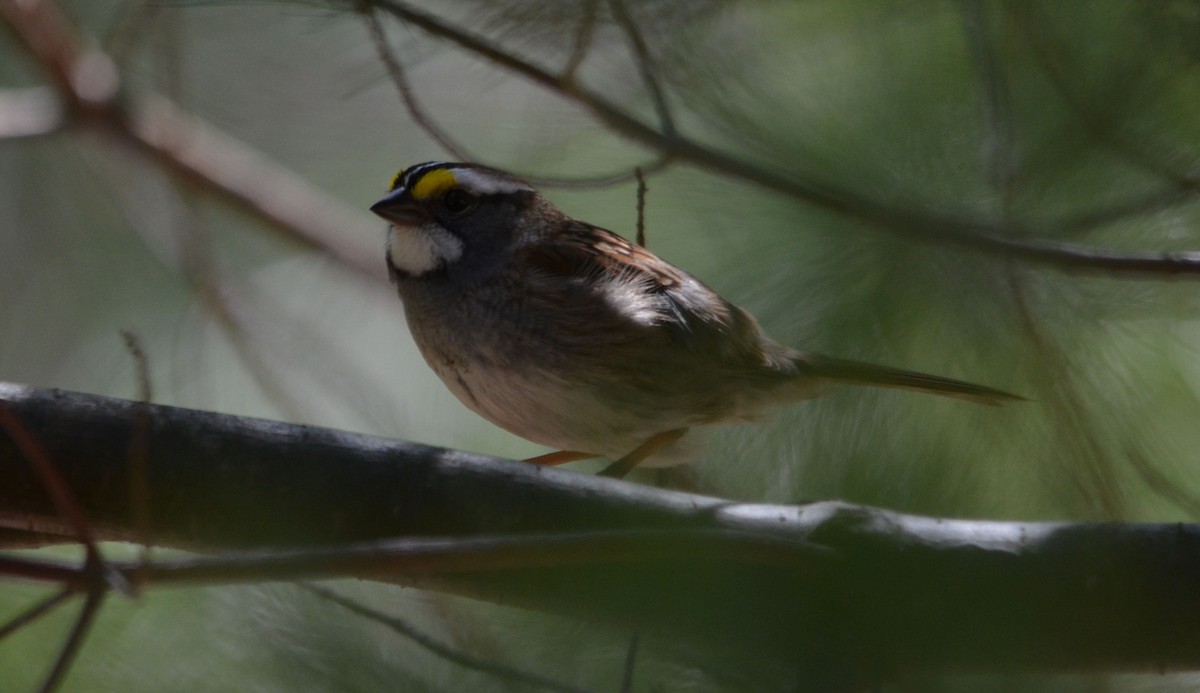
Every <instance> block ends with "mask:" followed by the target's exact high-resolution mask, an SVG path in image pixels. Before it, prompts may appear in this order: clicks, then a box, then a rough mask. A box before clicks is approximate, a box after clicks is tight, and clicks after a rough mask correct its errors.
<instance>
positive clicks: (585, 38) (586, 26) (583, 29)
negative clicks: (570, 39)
mask: <svg viewBox="0 0 1200 693" xmlns="http://www.w3.org/2000/svg"><path fill="white" fill-rule="evenodd" d="M599 7H600V0H588V2H587V3H585V4H584V6H583V13H582V16H581V17H580V18H579V31H578V33H576V34H575V48H574V49H573V50H572V51H571V56H570V57H569V58H567V64H566V65H563V72H562V73H563V77H564V78H566V79H567V80H570V81H574V80H575V78H576V75H575V73H576V72H577V71H578V70H579V66H580V65H582V64H583V59H584V58H586V57H587V52H588V49H589V48H591V46H592V37H593V36H595V34H596V10H597V9H599Z"/></svg>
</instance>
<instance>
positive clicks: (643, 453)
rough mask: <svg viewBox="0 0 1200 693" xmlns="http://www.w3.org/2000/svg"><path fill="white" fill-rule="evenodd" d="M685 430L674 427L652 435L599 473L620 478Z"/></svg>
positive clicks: (677, 438)
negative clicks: (671, 429)
mask: <svg viewBox="0 0 1200 693" xmlns="http://www.w3.org/2000/svg"><path fill="white" fill-rule="evenodd" d="M687 431H688V430H687V429H686V428H676V429H675V430H673V431H665V432H663V433H659V434H657V435H653V436H651V437H650V438H649V439H647V440H646V442H644V443H642V444H641V445H639V446H637V447H636V448H634V450H633V452H631V453H629V454H628V455H626V456H624V457H622V458H621V459H619V460H617V461H616V462H613V463H612V464H610V465H608V466H607V467H605V468H604V469H603V470H601V472H600V474H599V475H600V476H607V477H611V478H613V479H621V478H623V477H624V476H625V475H626V474H628V473H629V472H632V471H633V468H634V467H636V466H638V465H639V464H641V463H642V460H644V459H646V458H647V457H649V456H651V455H653V454H654V453H656V452H658V451H659V450H661V449H663V448H665V447H666V446H668V445H670V444H671V443H674V442H675V441H677V440H679V439H680V438H682V437H683V434H684V433H687Z"/></svg>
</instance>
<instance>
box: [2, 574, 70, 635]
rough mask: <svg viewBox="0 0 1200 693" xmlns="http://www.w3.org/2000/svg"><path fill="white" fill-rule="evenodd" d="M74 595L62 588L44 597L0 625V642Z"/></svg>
mask: <svg viewBox="0 0 1200 693" xmlns="http://www.w3.org/2000/svg"><path fill="white" fill-rule="evenodd" d="M74 594H75V590H73V589H71V588H70V587H64V588H63V589H60V590H59V591H57V592H55V593H54V594H51V595H50V596H49V597H46V598H45V599H43V600H42V601H40V602H38V603H36V604H34V605H33V606H31V607H29V608H28V609H26V610H25V611H22V612H21V613H19V614H17V615H16V616H14V617H13V618H11V619H9V621H8V623H5V624H4V625H0V640H3V639H4V638H7V637H8V636H9V635H12V634H13V633H15V632H17V631H18V630H20V629H22V628H24V627H25V626H27V625H29V624H30V623H33V622H34V621H36V620H38V619H39V618H41V617H42V616H45V615H46V614H48V613H50V612H51V611H53V610H54V609H55V608H57V607H58V606H60V605H62V604H63V603H65V602H66V601H67V599H68V598H70V597H71V596H73V595H74Z"/></svg>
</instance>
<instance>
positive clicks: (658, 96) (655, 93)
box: [608, 0, 676, 139]
mask: <svg viewBox="0 0 1200 693" xmlns="http://www.w3.org/2000/svg"><path fill="white" fill-rule="evenodd" d="M608 6H609V9H610V10H611V11H612V15H613V19H615V20H616V22H617V24H618V25H620V27H621V30H622V31H624V32H625V36H626V38H628V39H629V45H630V47H631V48H632V49H633V57H634V60H635V62H637V66H638V71H639V72H641V73H642V82H644V83H645V85H646V89H647V90H649V91H650V98H651V99H652V100H653V101H654V111H655V112H656V113H657V114H658V127H659V129H660V130H661V131H662V134H663V135H664V136H665V137H667V138H668V139H671V138H674V137H675V134H676V133H675V119H674V117H672V115H671V109H670V107H669V106H668V105H667V97H666V94H665V93H664V92H663V88H662V85H661V84H659V81H658V75H657V74H656V72H655V66H654V62H653V61H652V60H651V58H650V49H649V48H648V47H647V46H646V40H645V39H644V38H642V32H641V31H639V30H638V26H637V22H635V21H634V19H633V16H632V15H630V14H629V8H627V7H625V2H624V0H609V1H608Z"/></svg>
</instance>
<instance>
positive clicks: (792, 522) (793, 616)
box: [0, 386, 1200, 689]
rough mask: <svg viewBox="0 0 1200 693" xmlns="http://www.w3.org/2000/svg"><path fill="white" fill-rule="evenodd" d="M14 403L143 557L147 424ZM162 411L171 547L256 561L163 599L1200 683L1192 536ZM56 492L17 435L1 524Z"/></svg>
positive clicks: (729, 649)
mask: <svg viewBox="0 0 1200 693" xmlns="http://www.w3.org/2000/svg"><path fill="white" fill-rule="evenodd" d="M0 402H3V403H4V404H5V406H7V407H9V408H11V409H12V410H13V411H15V412H18V413H19V414H20V416H21V418H22V420H23V421H26V422H27V425H28V426H29V427H30V429H31V432H32V434H33V435H36V436H38V437H39V438H41V439H42V440H43V441H44V443H45V444H46V446H47V448H48V454H50V455H51V456H53V458H54V460H55V462H56V463H57V466H58V467H59V468H60V469H61V472H62V474H63V476H64V478H65V479H66V481H67V482H68V483H69V484H70V485H71V486H73V487H77V488H80V489H82V490H84V491H86V493H81V500H82V502H84V504H85V508H84V510H85V511H86V512H87V513H88V516H89V518H90V519H91V520H92V523H93V527H94V528H95V530H96V532H97V533H99V535H100V536H104V537H110V538H120V537H126V536H129V534H130V532H131V531H132V530H131V528H130V526H129V524H128V509H127V508H128V505H127V502H128V499H127V498H126V495H127V491H126V489H127V488H128V486H127V484H126V483H124V482H125V479H126V476H127V475H128V473H129V469H128V464H129V460H128V456H127V455H126V454H125V450H126V449H127V447H128V437H129V435H130V434H131V431H132V419H133V417H134V416H135V413H136V408H137V406H139V405H137V404H136V403H132V402H126V401H122V400H114V399H108V398H103V397H95V396H90V395H82V394H77V393H66V392H56V391H45V390H37V389H34V388H26V387H15V386H5V387H0ZM150 409H151V412H152V415H151V420H152V422H153V428H152V435H151V441H152V442H151V445H150V456H149V461H150V475H149V476H150V483H151V512H152V521H153V523H154V535H155V538H156V540H157V541H159V542H162V543H163V544H165V545H169V546H176V547H182V548H186V547H192V548H195V547H207V548H208V549H210V550H222V551H231V550H236V549H241V550H243V551H242V552H240V553H234V554H226V555H221V556H214V557H212V558H193V559H178V560H173V561H163V560H158V561H155V562H153V563H152V564H151V565H150V566H146V567H143V570H146V571H147V572H146V573H145V574H146V575H147V579H149V580H150V581H151V583H150V584H166V583H167V582H180V583H186V584H195V582H196V581H197V580H210V581H216V582H229V581H231V580H234V579H254V580H261V579H266V578H268V577H273V578H274V579H289V578H290V579H294V578H296V577H304V576H307V577H313V576H318V577H319V576H329V575H346V574H356V575H362V576H367V577H373V578H374V579H383V580H387V581H390V582H402V583H405V584H413V585H416V586H420V587H424V588H427V589H437V590H444V591H448V592H453V593H457V594H466V595H470V596H473V597H476V598H482V599H489V600H496V601H500V602H503V603H505V604H510V605H517V606H525V607H529V608H535V609H539V610H545V611H550V612H554V613H558V614H562V615H565V616H571V617H575V618H581V619H585V620H587V621H589V622H592V623H596V624H605V625H607V626H610V627H614V628H618V629H621V630H622V631H624V632H638V633H641V634H642V637H643V638H649V637H654V638H655V642H657V643H669V644H670V648H671V650H672V651H673V652H675V653H676V654H677V655H678V656H680V657H683V658H685V659H688V660H689V661H702V662H704V663H705V664H706V665H708V664H713V666H717V667H718V668H721V667H722V666H723V667H725V669H729V668H731V667H732V668H736V670H737V671H738V672H741V675H745V676H754V677H766V679H770V680H771V681H770V682H771V683H772V684H781V682H782V681H785V680H786V679H787V677H789V676H793V677H794V676H795V672H796V671H804V672H818V673H821V675H823V676H827V677H831V678H830V680H833V679H836V680H838V681H841V680H843V678H842V677H850V680H851V681H852V682H855V681H857V683H858V684H859V685H867V684H873V683H878V682H879V681H889V680H892V679H894V678H896V677H902V676H905V675H908V674H914V673H917V672H923V671H924V672H928V671H931V670H946V669H954V670H959V671H961V670H969V671H997V670H1008V669H1011V668H1026V669H1027V668H1037V669H1052V670H1068V669H1069V670H1087V669H1090V670H1099V669H1103V670H1131V669H1141V668H1147V667H1151V666H1153V667H1157V668H1159V669H1161V670H1175V669H1180V668H1195V667H1198V666H1200V625H1198V624H1197V622H1196V621H1195V619H1194V618H1192V614H1193V613H1195V612H1196V611H1197V610H1200V593H1198V592H1197V590H1195V589H1194V585H1195V584H1197V582H1200V527H1197V526H1191V525H1175V524H1173V525H1104V524H1095V525H1093V524H1064V523H1001V522H980V521H959V520H945V519H937V518H922V517H916V516H909V515H901V514H897V513H892V512H888V511H884V510H879V509H872V508H862V507H857V506H850V505H845V504H840V503H816V504H811V505H804V506H770V505H755V504H742V503H735V502H731V501H725V500H721V499H717V498H707V497H703V496H694V495H690V494H684V493H677V492H668V491H661V490H656V489H652V488H646V487H640V486H636V485H632V484H628V483H624V482H619V481H616V480H611V479H602V478H596V477H591V476H586V475H580V474H576V473H572V472H570V471H567V470H557V469H545V468H540V467H534V466H532V465H526V464H522V463H518V462H509V461H504V460H496V459H491V458H484V457H480V456H475V455H469V454H466V453H458V452H452V451H447V450H438V449H434V448H427V447H424V446H419V445H413V444H408V443H402V442H393V441H385V440H381V439H378V438H373V437H369V436H361V435H354V434H348V433H342V432H337V431H330V430H324V429H318V428H311V427H305V426H294V425H288V424H282V423H275V422H268V421H261V420H254V419H246V418H240V417H232V416H222V415H218V414H212V413H206V412H197V411H189V410H183V409H177V408H173V407H163V406H154V405H150ZM281 488H285V489H286V493H280V489H281ZM37 489H38V486H37V479H36V477H35V476H34V475H33V473H32V471H31V470H30V469H29V468H28V466H27V465H26V463H25V462H24V460H23V458H22V457H21V456H20V454H19V452H18V451H17V448H16V447H15V446H14V445H13V443H12V442H11V441H10V440H9V439H7V438H5V437H0V524H2V525H4V526H19V527H21V528H25V529H33V530H37V531H50V530H56V529H57V530H61V531H66V532H69V529H67V528H66V527H64V526H63V523H62V521H61V520H60V519H58V518H57V515H56V511H55V510H54V507H53V505H52V504H51V503H49V502H48V500H47V498H46V497H45V495H44V494H43V493H41V492H40V491H38V490H37ZM396 537H400V538H399V539H397V538H396ZM271 547H275V548H273V549H272V548H271ZM280 547H287V548H280ZM820 547H828V549H821V548H820ZM246 549H252V550H251V551H246ZM830 550H832V552H833V553H832V554H831V553H829V551H830ZM120 567H121V568H126V567H128V568H131V569H132V568H133V567H134V566H133V565H129V566H126V565H124V564H120ZM0 572H5V573H7V574H12V575H16V574H23V575H26V577H34V576H35V575H42V578H43V579H50V580H54V581H57V582H60V583H61V584H64V585H65V584H75V585H85V584H91V583H88V582H87V579H88V578H87V577H86V576H84V575H82V574H81V573H80V571H79V569H78V568H74V567H70V566H66V565H63V566H58V567H55V566H53V565H45V564H36V565H31V564H30V562H29V560H28V559H17V558H6V559H3V560H0ZM1080 585H1086V586H1087V588H1086V589H1081V588H1080ZM1031 595H1036V598H1032V599H1031ZM699 602H702V603H703V604H704V608H703V609H698V608H696V604H697V603H699ZM718 662H723V663H724V664H723V665H718V664H716V663H718ZM865 672H872V673H870V674H867V673H865ZM814 675H817V674H814ZM876 675H877V676H878V679H876V678H875V677H876ZM777 676H782V677H783V679H778V678H774V677H777ZM862 676H868V677H869V678H870V680H869V681H862V680H861V679H860V678H859V679H856V678H855V677H862ZM760 683H761V681H760ZM810 683H811V682H810ZM792 684H793V685H792V687H793V688H794V687H795V686H794V684H795V680H794V679H793V680H792ZM750 687H751V688H753V687H754V686H750ZM763 687H764V686H759V688H760V689H761V688H763ZM770 687H773V688H781V687H783V686H782V685H772V686H770ZM815 687H816V688H818V689H820V688H821V686H819V685H816V686H815Z"/></svg>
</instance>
